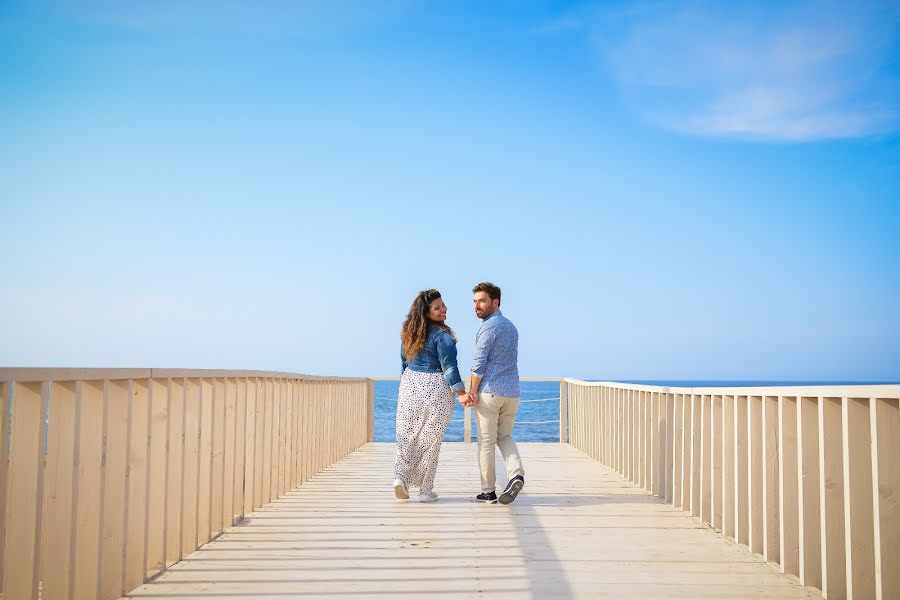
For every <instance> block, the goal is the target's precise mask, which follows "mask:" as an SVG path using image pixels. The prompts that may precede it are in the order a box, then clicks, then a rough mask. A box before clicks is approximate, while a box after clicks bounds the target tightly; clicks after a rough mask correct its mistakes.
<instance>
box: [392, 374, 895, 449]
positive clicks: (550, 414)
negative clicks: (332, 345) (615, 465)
mask: <svg viewBox="0 0 900 600" xmlns="http://www.w3.org/2000/svg"><path fill="white" fill-rule="evenodd" d="M622 383H638V384H644V385H660V386H672V387H744V386H782V385H784V386H791V385H871V384H876V383H889V382H875V381H763V380H757V381H710V380H682V381H675V380H628V381H622ZM520 385H521V391H522V400H521V402H520V404H519V414H518V416H516V423H515V426H514V428H513V437H514V438H515V439H516V441H520V442H558V441H559V382H557V381H523V382H521V384H520ZM399 390H400V382H399V381H376V382H375V441H376V442H394V441H396V433H395V431H396V429H395V428H396V423H397V420H396V417H397V393H398V391H399ZM463 414H464V413H463V407H462V406H461V405H460V404H459V402H457V403H456V408H455V409H454V411H453V416H452V418H451V420H450V425H449V426H448V427H447V431H446V433H445V434H444V441H447V442H461V441H462V440H463ZM477 437H478V435H477V432H476V431H475V422H474V420H473V422H472V439H473V440H475V439H477Z"/></svg>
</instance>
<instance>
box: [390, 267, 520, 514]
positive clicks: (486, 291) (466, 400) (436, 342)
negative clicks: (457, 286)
mask: <svg viewBox="0 0 900 600" xmlns="http://www.w3.org/2000/svg"><path fill="white" fill-rule="evenodd" d="M472 293H473V294H474V297H473V302H474V305H475V315H476V316H477V317H478V318H480V319H481V320H482V324H481V328H480V329H479V330H478V334H477V335H476V336H475V353H474V355H473V357H472V378H471V385H470V386H469V391H468V392H467V391H466V388H465V384H464V383H463V381H462V377H461V376H460V373H459V367H458V365H457V363H456V335H455V334H454V333H453V330H452V329H450V327H449V326H448V325H447V323H446V321H447V305H446V304H444V301H443V300H442V299H441V293H440V292H439V291H437V290H433V289H432V290H425V291H422V292H419V293H418V294H417V295H416V298H415V300H413V303H412V306H411V307H410V309H409V313H408V314H407V316H406V320H405V321H403V327H402V328H401V330H400V340H401V348H400V357H401V360H402V364H403V375H402V377H401V378H400V395H399V397H398V399H397V459H396V462H395V463H394V493H395V494H396V495H397V497H398V498H401V499H407V498H409V488H410V487H412V486H415V487H418V488H419V500H420V501H421V502H434V501H436V500H437V499H438V495H437V494H436V493H435V492H434V477H435V473H436V472H437V464H438V456H439V454H440V451H441V440H442V439H443V437H444V431H445V430H446V429H447V425H448V424H449V423H450V416H451V415H452V414H453V408H454V405H455V404H454V399H453V396H454V394H455V395H456V396H457V398H458V399H459V402H460V403H462V404H463V406H472V407H474V409H475V417H476V418H475V421H476V427H477V433H478V465H479V468H480V470H481V493H480V494H478V495H477V496H476V498H475V499H476V500H478V501H479V502H486V503H489V504H494V503H496V502H498V501H499V502H500V503H501V504H509V503H510V502H512V501H513V500H515V499H516V496H517V495H518V493H519V492H520V491H521V490H522V488H523V487H524V485H525V471H524V470H523V468H522V459H521V457H520V456H519V450H518V448H517V447H516V443H515V441H513V439H512V429H513V422H514V420H515V417H516V413H517V412H518V410H519V369H518V365H517V361H518V346H519V332H518V331H517V330H516V327H515V325H513V324H512V322H511V321H510V320H509V319H507V318H506V317H504V316H503V314H502V313H501V312H500V288H498V287H497V286H495V285H494V284H492V283H489V282H485V283H479V284H478V285H476V286H475V288H474V289H473V290H472ZM495 447H499V448H500V454H501V455H502V456H503V461H504V462H505V463H506V468H507V472H508V476H509V482H508V483H507V484H506V487H505V489H504V490H503V492H502V493H501V494H500V495H499V496H498V495H497V493H496V490H495V486H496V474H495V468H494V463H495V450H494V448H495Z"/></svg>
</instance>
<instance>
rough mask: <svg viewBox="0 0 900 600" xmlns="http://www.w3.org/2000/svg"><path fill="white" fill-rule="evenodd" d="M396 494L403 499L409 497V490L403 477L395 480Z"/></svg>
mask: <svg viewBox="0 0 900 600" xmlns="http://www.w3.org/2000/svg"><path fill="white" fill-rule="evenodd" d="M394 495H395V496H397V497H398V498H400V499H401V500H406V499H408V498H409V491H407V489H406V482H405V481H403V480H402V479H395V480H394Z"/></svg>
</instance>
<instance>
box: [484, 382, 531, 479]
mask: <svg viewBox="0 0 900 600" xmlns="http://www.w3.org/2000/svg"><path fill="white" fill-rule="evenodd" d="M517 412H519V399H518V398H508V397H506V396H497V395H496V394H478V404H476V405H475V426H476V428H477V431H478V466H479V468H480V469H481V491H482V492H493V491H495V488H496V485H497V474H496V472H495V466H494V465H495V462H496V451H495V450H494V448H495V447H499V448H500V455H501V456H503V462H504V463H506V474H507V477H508V478H509V479H512V478H513V477H515V476H516V475H521V476H522V477H525V470H524V469H523V468H522V458H521V457H520V456H519V449H518V447H516V442H515V441H514V440H513V439H512V429H513V421H515V419H516V413H517Z"/></svg>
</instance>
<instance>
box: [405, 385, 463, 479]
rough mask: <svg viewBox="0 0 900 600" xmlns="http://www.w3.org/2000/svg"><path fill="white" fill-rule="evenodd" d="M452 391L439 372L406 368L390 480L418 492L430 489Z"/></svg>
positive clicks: (448, 414)
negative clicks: (425, 371) (411, 487)
mask: <svg viewBox="0 0 900 600" xmlns="http://www.w3.org/2000/svg"><path fill="white" fill-rule="evenodd" d="M453 402H454V398H453V391H452V390H451V389H450V386H449V385H447V381H446V380H445V379H444V375H443V374H442V373H419V372H418V371H410V370H409V369H406V370H405V371H404V372H403V377H401V378H400V395H399V397H398V398H397V460H396V462H395V463H394V477H395V478H398V479H402V480H403V481H405V482H406V485H408V486H418V487H419V491H420V492H430V491H431V490H432V488H433V487H434V475H435V473H436V472H437V464H438V455H439V454H440V452H441V440H442V439H443V438H444V430H446V429H447V425H448V424H449V423H450V415H452V414H453V408H454V404H453Z"/></svg>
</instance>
